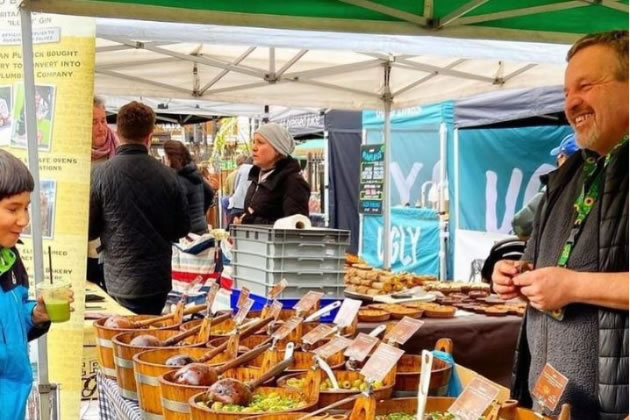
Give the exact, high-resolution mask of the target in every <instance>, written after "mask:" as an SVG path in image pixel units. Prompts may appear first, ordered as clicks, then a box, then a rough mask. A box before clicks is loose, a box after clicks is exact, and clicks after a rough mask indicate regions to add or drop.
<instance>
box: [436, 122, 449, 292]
mask: <svg viewBox="0 0 630 420" xmlns="http://www.w3.org/2000/svg"><path fill="white" fill-rule="evenodd" d="M447 134H448V132H447V129H446V124H444V123H442V124H440V182H439V183H438V187H439V189H438V200H439V204H438V209H439V217H440V222H439V226H440V281H445V280H446V277H447V275H446V274H447V273H446V271H447V264H446V256H447V252H448V242H447V241H448V223H446V222H445V221H444V215H445V214H446V209H445V206H444V203H445V201H446V200H445V194H444V187H445V186H446V183H447V178H446V140H447V139H446V137H447Z"/></svg>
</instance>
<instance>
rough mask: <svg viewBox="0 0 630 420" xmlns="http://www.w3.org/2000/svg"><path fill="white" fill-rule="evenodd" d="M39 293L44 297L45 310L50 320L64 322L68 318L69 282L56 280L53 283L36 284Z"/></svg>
mask: <svg viewBox="0 0 630 420" xmlns="http://www.w3.org/2000/svg"><path fill="white" fill-rule="evenodd" d="M36 287H37V290H38V292H39V295H40V296H42V298H43V299H44V304H45V305H46V312H48V316H49V317H50V320H51V321H52V322H66V321H68V320H69V319H70V282H67V281H56V282H54V283H53V284H50V283H48V282H42V283H38V284H37V286H36Z"/></svg>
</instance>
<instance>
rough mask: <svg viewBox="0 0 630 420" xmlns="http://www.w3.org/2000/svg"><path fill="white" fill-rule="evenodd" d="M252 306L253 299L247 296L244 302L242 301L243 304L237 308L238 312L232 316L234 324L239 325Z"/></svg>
mask: <svg viewBox="0 0 630 420" xmlns="http://www.w3.org/2000/svg"><path fill="white" fill-rule="evenodd" d="M252 306H254V299H249V298H248V299H247V300H246V301H245V303H243V305H241V306H240V307H239V308H238V312H237V313H236V316H235V317H234V323H235V324H236V325H241V324H242V323H243V321H245V318H246V317H247V314H248V313H249V311H250V310H251V309H252Z"/></svg>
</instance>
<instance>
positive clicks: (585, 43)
mask: <svg viewBox="0 0 630 420" xmlns="http://www.w3.org/2000/svg"><path fill="white" fill-rule="evenodd" d="M592 45H605V46H607V47H609V48H611V49H612V50H613V51H614V52H615V54H616V55H617V72H616V73H615V77H616V78H617V80H620V81H626V80H628V31H610V32H602V33H598V34H589V35H586V36H584V37H582V38H580V39H578V40H577V41H576V42H575V44H573V46H572V47H571V49H570V50H569V52H568V53H567V62H568V61H570V60H571V58H573V56H574V55H575V54H577V53H578V51H580V50H583V49H584V48H586V47H590V46H592Z"/></svg>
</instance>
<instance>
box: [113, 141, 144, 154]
mask: <svg viewBox="0 0 630 420" xmlns="http://www.w3.org/2000/svg"><path fill="white" fill-rule="evenodd" d="M148 154H149V149H147V147H146V146H145V145H144V144H137V143H127V144H123V145H121V146H118V147H117V148H116V156H118V155H148Z"/></svg>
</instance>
